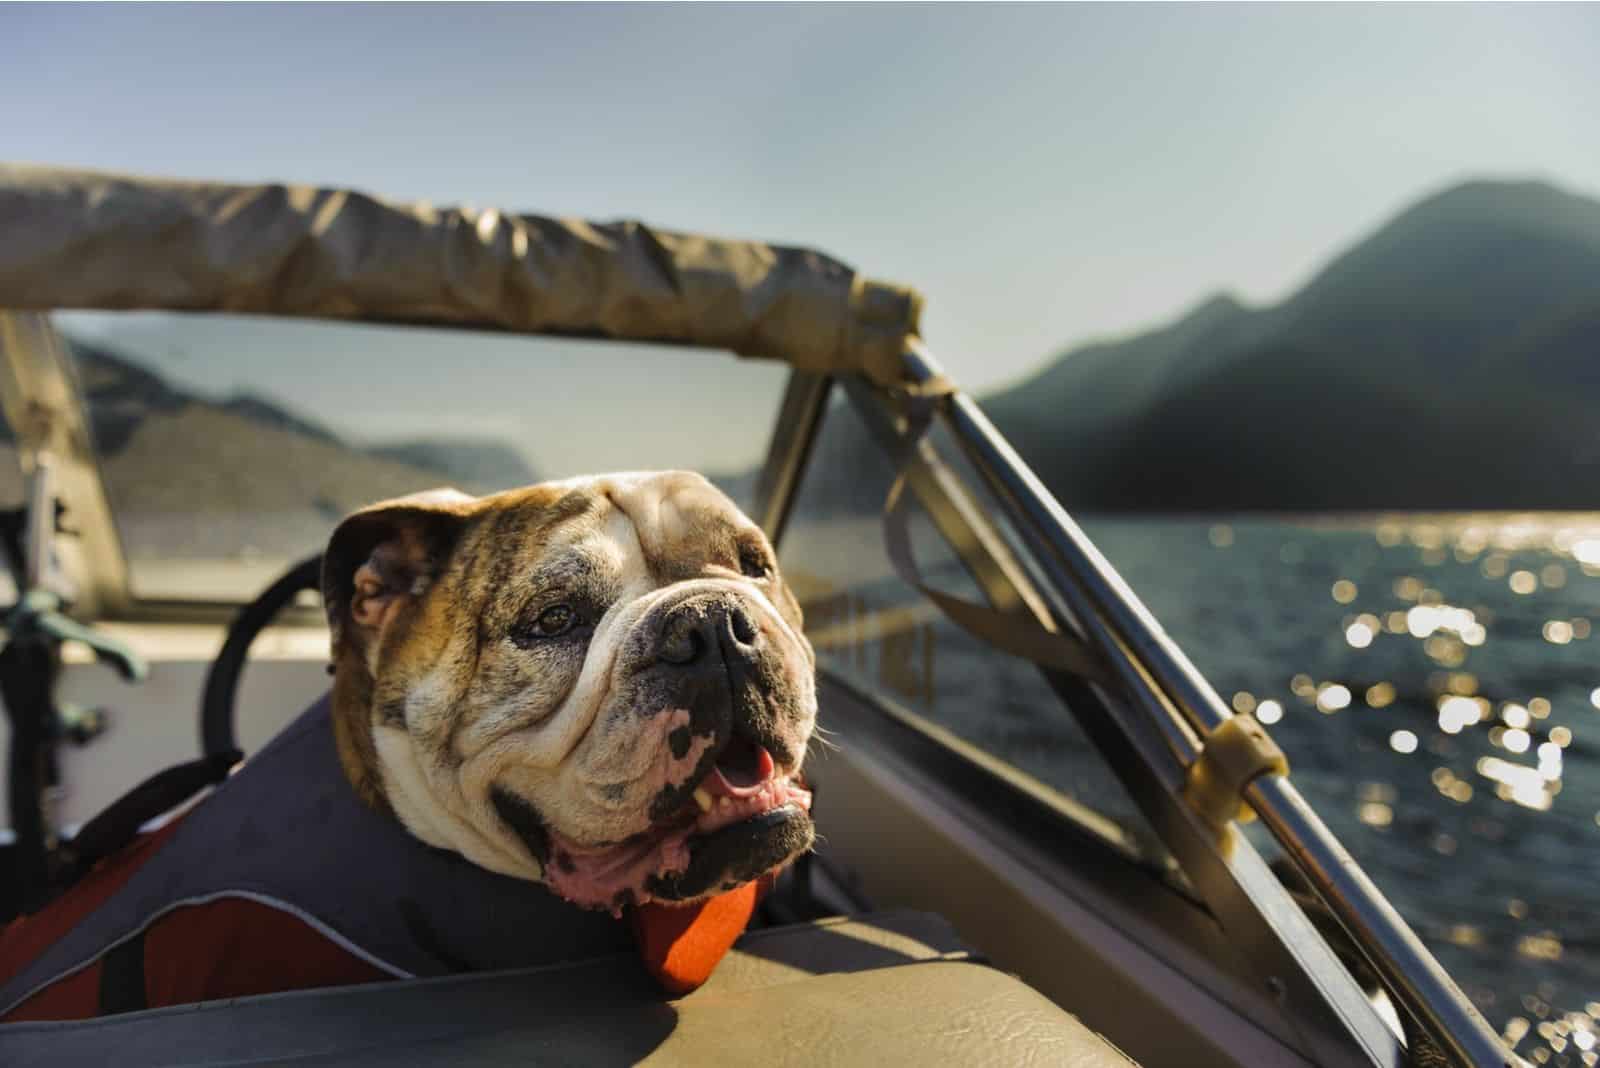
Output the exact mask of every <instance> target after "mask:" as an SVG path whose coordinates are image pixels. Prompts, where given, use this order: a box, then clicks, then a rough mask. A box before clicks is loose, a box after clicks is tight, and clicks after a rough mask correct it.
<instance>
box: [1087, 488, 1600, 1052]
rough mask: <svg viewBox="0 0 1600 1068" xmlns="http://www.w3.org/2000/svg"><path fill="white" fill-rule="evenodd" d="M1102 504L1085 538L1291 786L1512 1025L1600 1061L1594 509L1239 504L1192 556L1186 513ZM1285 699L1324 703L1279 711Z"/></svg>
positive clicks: (1472, 990)
mask: <svg viewBox="0 0 1600 1068" xmlns="http://www.w3.org/2000/svg"><path fill="white" fill-rule="evenodd" d="M1163 524H1166V526H1165V527H1163ZM1105 526H1106V528H1107V529H1106V530H1104V531H1102V530H1100V529H1093V530H1091V534H1092V536H1093V537H1094V538H1095V540H1096V543H1097V544H1098V545H1100V546H1101V548H1102V549H1103V550H1104V551H1106V553H1107V555H1108V556H1109V557H1110V558H1111V559H1112V562H1113V563H1114V564H1115V565H1116V566H1117V567H1118V568H1119V569H1121V570H1122V571H1123V573H1124V575H1125V576H1126V577H1127V578H1128V579H1129V581H1130V582H1131V583H1132V584H1133V585H1134V588H1135V589H1136V590H1137V591H1138V592H1139V594H1140V596H1141V597H1143V598H1145V599H1146V600H1147V602H1148V603H1149V604H1150V606H1151V608H1152V610H1153V611H1155V613H1156V615H1157V617H1158V618H1159V619H1161V621H1162V623H1163V625H1165V626H1166V627H1167V628H1168V630H1169V631H1170V632H1171V633H1172V634H1173V636H1174V637H1175V638H1176V639H1177V640H1178V642H1179V644H1180V645H1181V646H1182V647H1183V648H1184V650H1185V651H1186V652H1188V653H1189V655H1190V656H1191V657H1192V658H1193V659H1194V660H1195V661H1196V664H1197V666H1199V667H1200V668H1201V670H1202V671H1203V672H1204V673H1205V674H1206V675H1207V677H1208V678H1210V679H1211V680H1212V681H1213V682H1214V684H1216V685H1217V686H1218V687H1219V688H1221V689H1222V692H1223V693H1225V694H1233V695H1234V697H1233V700H1232V704H1233V707H1234V708H1235V709H1236V710H1237V711H1246V710H1249V711H1252V712H1253V714H1254V715H1255V717H1256V718H1257V719H1258V720H1259V721H1260V722H1262V723H1263V724H1268V725H1271V726H1272V729H1273V736H1274V738H1275V739H1276V740H1277V741H1278V742H1279V744H1280V745H1282V746H1283V747H1284V749H1285V751H1286V752H1287V754H1288V756H1289V760H1290V764H1291V767H1292V769H1293V771H1292V775H1293V777H1294V779H1295V781H1296V782H1297V783H1298V784H1299V785H1300V787H1301V789H1302V791H1304V792H1305V793H1306V795H1307V797H1308V799H1309V800H1310V801H1311V802H1312V803H1313V805H1315V806H1316V807H1317V809H1318V811H1319V812H1320V813H1322V814H1323V815H1324V817H1325V818H1326V819H1327V820H1328V821H1329V822H1330V824H1332V825H1333V826H1334V828H1335V830H1336V832H1337V833H1338V834H1339V835H1340V837H1341V839H1342V840H1344V841H1345V843H1346V844H1347V845H1348V846H1349V847H1350V848H1351V850H1352V852H1354V853H1355V854H1356V856H1357V859H1358V860H1360V862H1361V863H1362V864H1363V866H1364V867H1366V868H1367V870H1368V872H1369V874H1371V875H1372V876H1373V878H1374V879H1375V880H1376V881H1377V882H1378V883H1379V885H1380V887H1382V888H1383V890H1384V891H1385V893H1386V894H1388V895H1389V896H1390V898H1391V900H1393V901H1394V902H1395V904H1396V905H1397V907H1399V908H1400V910H1401V912H1402V914H1404V915H1405V916H1406V917H1407V919H1408V920H1409V922H1410V923H1411V924H1412V925H1413V927H1414V928H1415V929H1416V930H1417V932H1418V934H1419V935H1420V936H1421V937H1422V938H1423V940H1424V941H1425V942H1427V943H1428V945H1429V946H1430V948H1431V949H1433V951H1434V952H1435V953H1436V954H1438V955H1439V957H1440V960H1441V962H1442V963H1444V964H1445V966H1446V968H1447V969H1448V970H1449V971H1450V972H1451V973H1452V975H1453V976H1455V977H1456V979H1457V980H1458V981H1459V982H1460V983H1461V985H1462V987H1463V989H1464V990H1465V991H1466V992H1467V994H1468V996H1469V997H1470V998H1471V999H1472V1000H1473V1002H1474V1003H1475V1004H1476V1005H1477V1006H1478V1008H1479V1009H1480V1010H1482V1011H1483V1012H1484V1013H1485V1014H1486V1015H1487V1016H1488V1017H1489V1018H1490V1019H1491V1021H1493V1022H1494V1023H1495V1024H1496V1025H1497V1026H1499V1027H1501V1028H1502V1029H1503V1033H1504V1034H1505V1035H1506V1038H1507V1041H1508V1043H1511V1044H1513V1045H1515V1046H1516V1049H1517V1052H1518V1053H1520V1054H1522V1055H1523V1056H1524V1057H1527V1058H1529V1059H1530V1060H1531V1061H1533V1062H1534V1063H1541V1064H1555V1063H1558V1058H1563V1059H1561V1060H1560V1061H1559V1063H1571V1064H1572V1065H1574V1066H1576V1065H1578V1064H1589V1065H1591V1068H1600V1048H1597V1039H1596V1031H1597V1029H1600V1028H1597V1025H1596V1024H1595V1023H1594V1020H1595V1018H1596V1017H1600V1012H1597V1011H1595V1010H1600V1000H1597V994H1600V908H1596V907H1595V906H1594V901H1595V900H1596V899H1595V889H1594V888H1595V887H1596V886H1600V767H1597V762H1596V753H1595V751H1594V750H1593V749H1591V748H1585V742H1586V737H1587V743H1588V745H1589V746H1591V747H1592V746H1593V745H1594V742H1595V740H1596V739H1597V738H1600V655H1597V654H1600V648H1592V647H1591V645H1590V643H1591V641H1592V640H1593V638H1592V635H1593V630H1594V628H1593V625H1592V622H1591V621H1592V620H1593V619H1595V618H1600V515H1552V516H1538V515H1489V514H1475V515H1457V516H1429V517H1407V516H1394V517H1385V518H1383V519H1380V520H1378V521H1377V522H1375V523H1366V524H1362V523H1359V522H1355V521H1346V520H1337V521H1334V520H1328V521H1323V520H1304V521H1283V520H1257V519H1250V520H1243V519H1241V520H1236V521H1230V522H1229V523H1228V524H1226V529H1227V537H1226V548H1227V550H1228V551H1227V553H1226V554H1225V555H1223V554H1217V555H1215V556H1213V557H1211V558H1210V561H1209V562H1207V563H1205V564H1204V565H1197V563H1196V558H1195V557H1194V556H1193V555H1191V553H1192V552H1193V550H1180V549H1175V548H1174V541H1173V539H1174V538H1175V537H1177V536H1178V535H1176V534H1174V533H1172V531H1174V530H1178V529H1188V530H1189V531H1193V530H1194V527H1193V526H1190V527H1187V528H1183V527H1182V524H1181V523H1175V522H1170V521H1149V522H1148V523H1146V524H1145V525H1144V526H1139V524H1137V523H1133V522H1129V523H1126V524H1112V523H1107V524H1105ZM1218 526H1220V525H1219V524H1213V525H1211V526H1210V527H1209V528H1208V527H1206V526H1202V527H1201V528H1200V531H1201V533H1200V537H1199V541H1198V544H1199V545H1200V546H1201V547H1202V548H1201V550H1200V551H1202V552H1211V553H1216V546H1217V539H1216V538H1214V537H1208V535H1207V531H1208V529H1209V530H1215V529H1217V528H1218ZM1163 531H1165V533H1163ZM1188 536H1189V537H1193V536H1194V535H1193V534H1192V533H1191V534H1190V535H1188ZM1119 537H1122V538H1126V539H1127V544H1128V545H1135V544H1136V545H1139V546H1143V547H1145V549H1144V551H1143V552H1134V551H1132V550H1131V549H1129V548H1126V547H1123V546H1119ZM1141 539H1142V540H1141ZM1191 544H1194V543H1192V542H1191ZM1202 570H1205V571H1209V572H1213V573H1215V577H1216V581H1215V582H1209V583H1198V582H1195V581H1194V580H1193V575H1194V574H1196V573H1199V572H1201V571H1202ZM1246 602H1247V603H1250V604H1251V605H1253V606H1257V610H1256V611H1254V612H1252V613H1249V614H1248V615H1246V614H1239V615H1238V616H1237V618H1238V619H1239V620H1240V622H1239V623H1238V624H1237V627H1238V629H1230V627H1227V626H1223V625H1222V622H1221V621H1222V620H1225V619H1228V618H1230V617H1229V616H1227V615H1225V614H1223V613H1224V612H1225V611H1226V609H1225V607H1224V606H1226V605H1230V604H1239V603H1246ZM1330 602H1331V603H1330ZM1297 705H1298V706H1299V707H1301V708H1305V709H1307V710H1311V709H1315V710H1316V711H1317V712H1320V713H1322V714H1321V715H1312V716H1304V715H1301V716H1295V715H1286V714H1285V709H1293V708H1294V707H1295V706H1297ZM1586 731H1587V732H1589V733H1588V734H1587V736H1586V733H1585V732H1586ZM1356 775H1359V776H1360V779H1361V781H1359V782H1358V781H1355V776H1356ZM1250 833H1252V834H1257V833H1260V832H1259V829H1255V830H1252V831H1251V832H1250ZM1419 865H1420V866H1419ZM1546 1025H1548V1026H1546ZM1579 1036H1582V1038H1581V1039H1580V1037H1579Z"/></svg>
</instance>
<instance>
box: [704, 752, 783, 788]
mask: <svg viewBox="0 0 1600 1068" xmlns="http://www.w3.org/2000/svg"><path fill="white" fill-rule="evenodd" d="M752 748H753V749H754V750H755V768H754V769H753V771H752V769H748V768H727V769H726V770H725V769H723V768H722V767H721V766H720V765H718V766H717V767H714V768H712V769H711V774H710V775H707V776H706V777H705V781H704V782H702V783H701V784H700V785H701V786H703V787H705V790H706V792H707V793H709V794H712V795H713V796H718V797H748V796H749V795H751V794H753V793H755V792H756V791H758V790H760V789H761V787H762V786H763V785H765V784H766V783H767V782H768V781H769V780H770V779H771V778H772V777H773V775H775V774H777V770H778V769H777V765H775V764H774V763H773V762H772V754H771V753H769V752H767V750H766V749H765V747H763V746H759V745H757V746H752Z"/></svg>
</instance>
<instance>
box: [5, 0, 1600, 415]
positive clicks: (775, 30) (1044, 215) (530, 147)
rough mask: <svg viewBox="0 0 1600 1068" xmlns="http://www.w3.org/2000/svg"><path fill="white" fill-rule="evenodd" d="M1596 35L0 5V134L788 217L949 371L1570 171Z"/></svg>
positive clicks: (1264, 281)
mask: <svg viewBox="0 0 1600 1068" xmlns="http://www.w3.org/2000/svg"><path fill="white" fill-rule="evenodd" d="M1597 55H1600V7H1596V6H1590V5H1554V6H1536V5H1521V4H1514V5H1491V4H1480V5H1468V6H1456V5H1421V6H1399V5H1387V6H1353V5H1352V6H1342V5H1341V6H1326V7H1325V6H1312V5H1293V6H1266V5H1251V6H1238V7H1234V6H1225V5H1221V6H1219V5H1194V6H1164V5H1128V6H1098V5H1096V6H1090V5H1071V6H979V7H954V6H940V7H924V6H919V5H893V6H869V7H858V6H832V5H830V6H776V5H772V6H759V7H743V6H674V5H649V6H637V7H636V6H615V7H613V6H551V7H513V6H495V7H473V6H466V5H458V6H451V7H437V8H435V7H426V6H422V7H412V6H407V7H403V8H389V7H379V6H354V7H332V6H323V5H306V6H294V7H270V6H267V7H257V6H240V5H216V6H205V7H161V6H144V5H132V6H127V7H115V8H113V7H98V6H93V5H62V6H40V7H35V6H3V5H0V99H3V100H5V101H6V102H7V104H6V106H5V107H4V108H0V157H4V158H9V159H17V160H29V161H35V162H50V163H61V164H73V165H83V166H92V167H99V168H111V169H117V170H125V171H134V172H146V173H159V174H172V175H182V176H189V177H208V178H220V179H234V180H242V181H259V180H267V179H272V180H294V181H307V182H316V183H321V184H337V185H349V186H355V187H359V188H363V189H367V190H370V191H375V192H379V193H382V194H384V195H387V196H390V197H394V198H401V199H414V198H421V199H429V200H433V201H435V202H468V203H473V204H477V205H483V206H487V205H495V206H500V207H503V208H510V209H518V210H525V211H538V212H541V213H546V214H561V215H579V216H587V217H591V218H606V219H609V218H617V217H635V218H642V219H644V220H646V221H649V222H652V223H656V224H658V225H664V226H668V227H672V228H677V229H689V230H703V231H706V232H711V233H717V234H723V235H729V236H738V237H752V238H761V239H766V240H772V241H779V242H783V243H792V244H804V245H810V246H813V247H818V248H821V249H824V250H826V251H828V252H830V253H832V254H834V255H835V256H838V257H839V258H841V259H843V260H845V261H847V262H849V263H852V264H853V265H855V266H856V267H858V268H859V269H861V270H862V271H864V272H866V273H867V274H870V275H873V276H877V277H884V278H889V279H893V280H896V281H901V282H906V283H909V284H913V285H915V286H917V287H918V288H920V289H922V290H923V291H924V292H925V293H926V295H927V297H928V310H927V313H926V315H925V319H924V328H925V329H924V334H925V336H926V337H927V338H928V340H929V343H930V345H931V346H932V348H933V349H934V351H935V352H936V353H938V355H939V356H940V358H941V359H942V360H943V362H944V363H945V364H946V366H947V367H948V368H949V369H950V370H951V371H952V372H953V373H954V375H955V376H956V377H957V379H958V380H959V381H961V382H963V383H964V384H966V385H968V386H969V387H971V388H982V387H987V386H993V385H997V384H1000V383H1004V382H1007V381H1011V380H1014V379H1016V378H1017V377H1019V376H1021V375H1023V374H1025V373H1027V372H1029V371H1030V370H1032V369H1035V368H1037V367H1039V366H1040V365H1041V364H1042V363H1044V362H1046V361H1048V360H1049V359H1051V358H1052V357H1054V356H1056V355H1058V354H1059V353H1061V352H1062V351H1064V350H1065V349H1067V348H1069V347H1071V346H1072V345H1074V344H1076V343H1080V342H1082V341H1085V340H1088V339H1091V338H1098V337H1106V336H1114V335H1121V334H1126V333H1129V332H1132V331H1136V330H1138V329H1140V328H1143V327H1148V326H1152V325H1155V324H1157V323H1159V322H1161V321H1164V320H1167V319H1170V318H1173V317H1175V316H1177V315H1179V314H1181V313H1182V312H1183V311H1184V310H1185V309H1186V308H1188V307H1190V306H1192V305H1193V304H1195V303H1197V302H1198V301H1200V300H1201V299H1203V298H1204V297H1206V296H1207V295H1209V294H1211V293H1214V292H1216V291H1218V290H1226V291H1229V292H1232V293H1234V294H1235V295H1237V296H1239V297H1240V298H1242V299H1244V300H1246V301H1249V302H1270V301H1273V300H1276V299H1280V298H1281V297H1283V296H1285V295H1286V294H1288V293H1290V292H1292V291H1293V290H1294V289H1295V288H1296V287H1298V286H1299V285H1300V284H1302V283H1303V282H1304V281H1305V280H1306V279H1307V278H1308V277H1309V276H1310V275H1311V274H1312V273H1313V272H1314V271H1315V269H1316V268H1317V266H1318V265H1319V264H1321V263H1322V262H1324V261H1325V260H1326V259H1327V258H1328V257H1329V256H1331V255H1332V254H1334V253H1335V252H1337V251H1338V250H1339V249H1340V248H1341V247H1344V246H1346V245H1348V244H1350V243H1352V242H1353V241H1355V240H1357V239H1359V237H1360V236H1361V235H1362V234H1363V233H1365V232H1368V231H1370V230H1372V229H1373V228H1375V227H1376V226H1377V225H1379V224H1380V223H1381V221H1382V220H1383V219H1384V218H1385V217H1387V216H1389V215H1392V214H1394V213H1396V212H1398V211H1399V210H1401V209H1402V208H1403V207H1404V206H1405V205H1406V204H1408V203H1409V202H1411V201H1413V200H1416V199H1418V198H1419V197H1421V196H1424V195H1426V194H1428V193H1430V192H1433V191H1436V190H1438V189H1440V188H1443V187H1446V186H1448V185H1450V184H1452V183H1454V182H1457V181H1461V180H1463V179H1466V178H1469V177H1482V176H1501V177H1536V178H1542V179H1546V180H1550V181H1554V182H1556V183H1557V184H1559V185H1562V186H1564V187H1566V188H1568V189H1571V190H1574V191H1578V192H1583V193H1588V194H1591V195H1600V136H1596V131H1597V129H1600V74H1596V64H1595V58H1594V57H1595V56H1597ZM328 403H329V404H332V403H334V402H332V401H329V402H328ZM344 406H345V409H346V410H348V409H349V408H351V407H352V405H351V404H350V403H348V401H346V402H345V405H344ZM421 414H422V413H419V417H420V415H421Z"/></svg>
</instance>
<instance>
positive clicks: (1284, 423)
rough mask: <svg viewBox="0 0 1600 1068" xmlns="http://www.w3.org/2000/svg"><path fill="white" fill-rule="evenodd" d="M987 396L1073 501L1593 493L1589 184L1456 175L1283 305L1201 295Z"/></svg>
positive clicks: (1410, 502)
mask: <svg viewBox="0 0 1600 1068" xmlns="http://www.w3.org/2000/svg"><path fill="white" fill-rule="evenodd" d="M983 406H984V408H985V410H986V411H987V412H988V413H989V414H990V416H991V418H993V419H994V421H995V422H996V424H997V425H998V426H999V427H1000V428H1001V430H1002V431H1004V432H1005V433H1006V435H1007V436H1008V437H1009V438H1010V439H1011V440H1012V442H1013V443H1014V444H1015V445H1016V446H1017V448H1018V449H1019V451H1021V452H1022V454H1023V455H1024V457H1025V458H1026V459H1028V461H1029V462H1030V463H1031V464H1033V465H1034V467H1035V468H1036V469H1037V470H1038V471H1039V473H1040V474H1041V476H1042V477H1043V478H1044V479H1045V481H1046V482H1048V483H1049V484H1050V485H1051V487H1052V489H1054V490H1055V491H1056V493H1057V494H1058V495H1059V496H1060V497H1061V498H1062V500H1063V501H1064V502H1065V503H1067V504H1068V505H1069V506H1072V507H1078V508H1086V509H1101V510H1124V509H1126V510H1150V511H1193V510H1201V511H1205V510H1218V511H1237V510H1252V509H1289V510H1302V509H1304V510H1370V509H1384V508H1396V509H1404V508H1412V509H1472V508H1594V507H1596V505H1597V503H1600V423H1597V421H1596V420H1595V419H1594V416H1593V413H1594V412H1595V411H1596V410H1597V406H1600V201H1596V200H1594V199H1591V198H1588V197H1583V196H1578V195H1575V194H1572V193H1568V192H1565V191H1562V190H1560V189H1558V188H1556V187H1554V186H1551V185H1547V184H1543V183H1537V182H1471V183H1467V184H1464V185H1459V186H1456V187H1454V188H1451V189H1448V190H1445V191H1444V192H1441V193H1438V194H1436V195H1434V196H1430V197H1428V198H1426V199H1424V200H1422V201H1421V202H1419V203H1417V204H1415V205H1413V206H1412V207H1410V208H1408V209H1407V210H1405V211H1403V212H1401V213H1400V214H1399V215H1398V216H1396V217H1395V218H1393V219H1390V220H1389V221H1388V222H1386V223H1385V224H1384V225H1382V226H1381V227H1379V228H1378V230H1377V231H1376V232H1374V233H1372V234H1371V235H1369V236H1368V237H1366V238H1365V239H1363V240H1361V241H1360V242H1358V243H1357V244H1355V245H1354V246H1352V247H1351V248H1349V249H1348V250H1346V251H1345V252H1343V253H1341V254H1340V255H1338V256H1336V257H1335V258H1334V259H1333V260H1332V261H1331V262H1330V263H1328V264H1327V265H1326V266H1325V267H1324V268H1323V269H1322V270H1321V271H1319V272H1318V273H1317V274H1316V275H1315V277H1313V278H1312V279H1311V280H1310V281H1309V282H1308V283H1307V284H1306V285H1305V286H1304V287H1302V288H1301V289H1300V290H1299V291H1298V292H1296V293H1294V294H1293V295H1292V296H1290V297H1289V298H1288V299H1287V300H1285V301H1283V302H1282V303H1280V304H1277V305H1275V306H1272V307H1265V308H1248V307H1245V306H1243V305H1242V304H1240V303H1239V302H1238V301H1236V300H1233V299H1232V298H1230V297H1227V296H1218V297H1213V298H1211V299H1209V300H1207V301H1205V302H1204V303H1202V304H1201V305H1199V306H1198V307H1196V308H1195V309H1194V310H1192V311H1190V312H1189V313H1188V314H1187V315H1184V316H1183V317H1181V318H1180V319H1179V320H1177V321H1176V322H1174V323H1172V324H1170V325H1168V326H1165V327H1161V328H1159V329H1156V330H1152V331H1149V332H1147V333H1143V334H1140V335H1137V336H1135V337H1131V338H1127V339H1124V340H1119V341H1110V342H1099V343H1095V344H1091V345H1086V346H1083V347H1081V348H1078V349H1076V350H1073V351H1071V352H1068V353H1067V354H1066V355H1064V356H1062V357H1060V358H1058V359H1057V360H1055V361H1053V362H1052V363H1051V364H1050V365H1048V366H1047V367H1045V368H1044V369H1043V370H1041V371H1040V372H1038V373H1037V374H1035V375H1034V376H1032V377H1031V378H1029V379H1027V380H1026V381H1024V382H1022V383H1020V384H1019V385H1017V386H1014V387H1012V388H1010V389H1008V390H1005V391H1003V392H1000V393H997V394H995V395H993V396H990V397H988V398H985V399H984V400H983Z"/></svg>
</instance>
